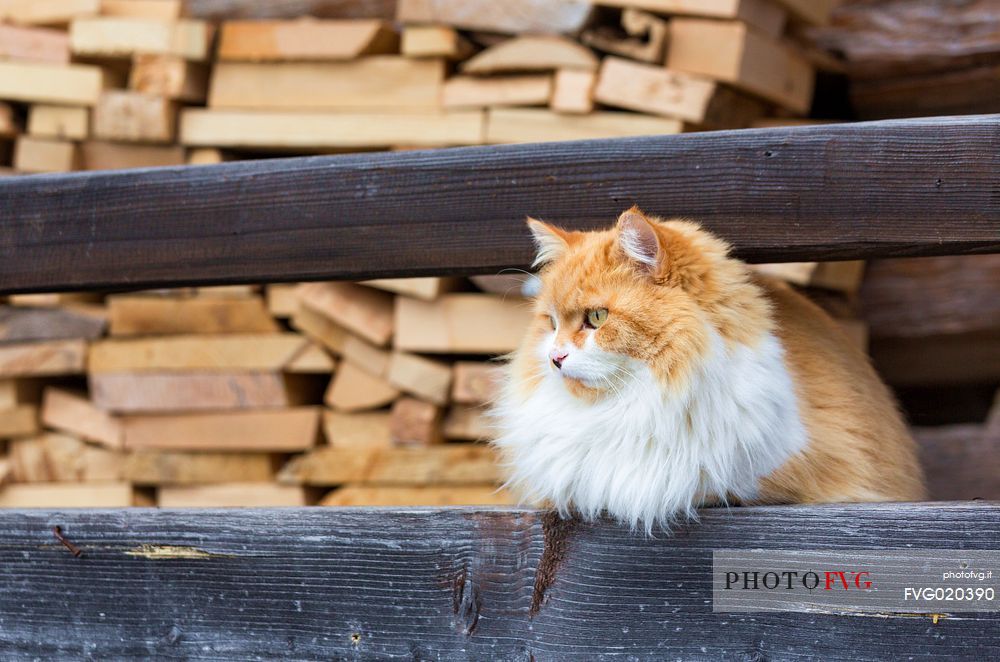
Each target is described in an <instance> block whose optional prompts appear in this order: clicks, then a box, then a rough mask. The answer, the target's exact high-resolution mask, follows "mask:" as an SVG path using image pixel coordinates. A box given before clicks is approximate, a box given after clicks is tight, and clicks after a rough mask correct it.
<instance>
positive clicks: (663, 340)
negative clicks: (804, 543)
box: [491, 207, 925, 532]
mask: <svg viewBox="0 0 1000 662" xmlns="http://www.w3.org/2000/svg"><path fill="white" fill-rule="evenodd" d="M528 225H529V227H530V230H531V233H532V235H533V236H534V239H535V242H536V245H537V249H538V251H537V259H536V263H535V266H539V267H541V269H540V271H539V274H538V278H539V279H540V290H539V292H538V295H537V296H536V298H535V301H534V304H533V305H534V318H533V322H532V323H531V325H530V327H529V330H528V332H527V334H526V336H525V338H524V340H523V342H522V343H521V345H520V347H519V348H518V349H517V350H516V351H515V352H514V353H513V355H512V356H511V360H510V362H509V363H508V364H507V366H506V367H505V368H504V370H505V378H504V380H503V384H502V387H501V394H500V395H499V397H498V399H497V402H496V403H495V404H494V407H493V410H492V412H491V414H492V416H493V418H494V422H495V426H496V428H497V430H496V432H497V434H496V436H495V438H494V440H493V442H492V443H493V444H494V445H495V447H496V448H497V449H498V451H499V454H500V457H501V460H502V463H503V465H504V467H505V468H506V471H507V473H508V479H507V486H508V487H509V488H510V489H511V490H512V491H513V492H514V493H515V494H518V495H519V496H520V497H521V499H522V502H524V503H528V504H532V505H538V506H547V507H552V508H555V509H557V510H558V511H559V512H560V513H561V514H562V515H563V516H577V517H582V518H584V519H586V520H593V519H595V518H598V517H600V516H602V515H604V514H606V515H609V516H610V517H612V518H613V519H615V520H617V521H619V522H621V523H624V524H627V525H629V526H630V527H632V528H633V529H639V528H642V529H645V530H646V531H647V532H651V531H652V530H653V528H654V526H659V527H662V528H667V529H669V528H670V527H672V526H674V525H676V524H677V523H679V522H680V521H682V520H686V519H694V518H696V517H697V514H696V509H697V508H698V507H700V506H703V505H712V504H776V503H822V502H853V501H917V500H921V499H923V498H925V488H924V480H923V475H922V471H921V468H920V465H919V462H918V460H917V453H916V447H915V444H914V442H913V440H912V439H911V437H910V436H909V434H908V432H907V428H906V425H905V424H904V422H903V420H902V417H901V415H900V414H899V412H898V411H897V408H896V405H895V403H894V401H893V399H892V396H891V395H890V393H889V391H888V389H887V388H886V387H885V385H884V384H882V382H881V381H880V380H879V378H878V376H877V375H876V373H875V371H874V370H873V369H872V367H871V365H870V363H869V361H868V359H867V357H866V355H865V354H864V353H863V352H861V351H860V350H859V349H857V348H856V347H855V346H854V345H853V344H852V343H851V342H850V340H848V338H847V337H846V336H845V335H844V333H843V332H842V331H841V330H840V328H839V327H838V326H837V325H836V323H835V322H834V321H833V320H832V319H830V318H829V317H828V316H827V315H826V313H824V312H823V311H822V310H821V309H820V308H819V307H817V306H816V305H814V304H813V303H812V302H810V301H809V300H807V299H806V298H805V297H804V296H802V295H800V294H798V293H797V292H795V291H794V290H793V289H791V288H790V287H789V286H787V285H785V284H783V283H781V282H779V281H776V280H772V279H768V278H766V277H764V276H758V275H755V274H754V272H753V271H752V270H751V269H750V268H749V267H748V266H747V265H746V264H744V263H743V262H740V261H739V260H737V259H735V258H732V257H730V255H729V246H728V245H727V244H726V243H725V242H724V241H722V240H721V239H719V238H718V237H716V236H714V235H712V234H710V233H709V232H708V231H706V230H704V229H702V228H701V227H700V226H699V225H697V224H696V223H693V222H689V221H684V220H663V219H659V218H656V217H652V216H647V215H646V214H644V213H643V212H642V211H640V210H639V209H638V208H636V207H633V208H632V209H629V210H628V211H625V212H624V213H622V214H621V216H620V217H619V218H618V221H617V224H616V226H615V227H614V228H613V229H610V230H605V231H597V232H578V231H568V230H563V229H560V228H558V227H554V226H552V225H548V224H546V223H544V222H542V221H539V220H535V219H531V218H529V219H528Z"/></svg>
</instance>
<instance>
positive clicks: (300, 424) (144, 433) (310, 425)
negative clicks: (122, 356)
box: [121, 407, 320, 453]
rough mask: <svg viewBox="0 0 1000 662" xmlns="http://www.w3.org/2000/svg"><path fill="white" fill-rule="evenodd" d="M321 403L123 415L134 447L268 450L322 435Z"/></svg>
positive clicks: (300, 447) (295, 448)
mask: <svg viewBox="0 0 1000 662" xmlns="http://www.w3.org/2000/svg"><path fill="white" fill-rule="evenodd" d="M319 421H320V411H319V409H318V408H316V407H299V408H293V409H275V410H269V411H237V412H218V413H206V414H174V415H170V416H126V417H124V418H122V419H121V427H122V431H123V434H124V439H125V447H126V448H128V449H129V450H141V449H153V450H173V451H263V452H273V453H296V452H299V451H304V450H308V449H310V448H312V447H313V446H315V445H316V440H317V438H318V437H319Z"/></svg>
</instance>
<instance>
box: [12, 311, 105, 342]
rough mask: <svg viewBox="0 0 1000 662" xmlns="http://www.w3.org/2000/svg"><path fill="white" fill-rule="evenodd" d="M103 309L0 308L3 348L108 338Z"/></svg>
mask: <svg viewBox="0 0 1000 662" xmlns="http://www.w3.org/2000/svg"><path fill="white" fill-rule="evenodd" d="M106 325H107V320H106V319H105V316H104V314H103V309H100V308H96V309H91V308H89V307H86V306H83V305H75V306H71V305H67V306H66V307H63V308H29V307H24V306H3V305H0V344H6V343H11V342H27V341H38V340H68V339H71V338H83V339H85V340H94V339H96V338H99V337H101V336H102V335H103V334H104V327H105V326H106Z"/></svg>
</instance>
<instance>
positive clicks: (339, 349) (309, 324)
mask: <svg viewBox="0 0 1000 662" xmlns="http://www.w3.org/2000/svg"><path fill="white" fill-rule="evenodd" d="M296 289H297V288H296ZM293 296H294V297H295V304H296V310H295V312H294V313H293V314H292V318H291V320H289V324H290V325H291V327H292V328H293V329H295V330H296V331H300V332H302V333H303V334H304V335H306V336H308V337H309V338H310V339H312V340H315V341H316V342H318V343H319V344H321V345H322V346H323V347H325V348H326V349H328V350H329V351H331V352H333V353H334V354H337V355H340V354H343V349H344V343H345V342H346V339H347V336H348V335H350V334H348V332H347V330H346V329H344V327H342V326H339V325H337V324H336V323H335V322H333V321H332V320H331V319H330V318H328V317H326V316H325V315H322V314H321V313H318V312H316V311H315V310H313V309H312V308H306V307H304V306H299V305H298V294H293Z"/></svg>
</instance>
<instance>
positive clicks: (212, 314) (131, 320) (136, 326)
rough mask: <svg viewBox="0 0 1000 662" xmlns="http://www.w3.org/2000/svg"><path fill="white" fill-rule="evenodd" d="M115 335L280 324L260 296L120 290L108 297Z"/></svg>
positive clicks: (268, 329)
mask: <svg viewBox="0 0 1000 662" xmlns="http://www.w3.org/2000/svg"><path fill="white" fill-rule="evenodd" d="M107 306H108V325H109V327H108V331H109V333H110V334H111V335H112V336H148V335H164V334H165V335H169V334H184V333H208V334H229V333H274V332H277V331H278V325H277V323H276V322H275V321H274V319H273V318H272V317H271V315H270V314H269V313H268V310H267V307H266V306H265V305H264V300H263V299H260V298H256V297H255V298H246V299H224V298H217V297H185V298H178V297H159V296H136V295H128V294H120V295H116V296H110V297H108V298H107Z"/></svg>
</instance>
